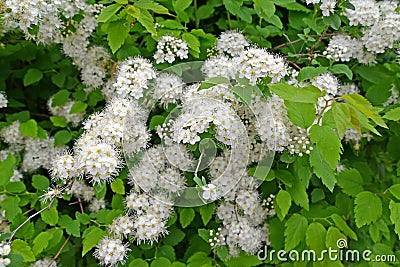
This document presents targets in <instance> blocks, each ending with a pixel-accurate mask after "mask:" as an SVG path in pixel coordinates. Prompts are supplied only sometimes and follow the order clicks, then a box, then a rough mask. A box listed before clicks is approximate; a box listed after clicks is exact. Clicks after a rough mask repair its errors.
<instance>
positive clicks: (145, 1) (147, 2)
mask: <svg viewBox="0 0 400 267" xmlns="http://www.w3.org/2000/svg"><path fill="white" fill-rule="evenodd" d="M135 6H137V7H140V8H144V9H149V10H151V11H153V12H154V13H158V14H168V13H169V12H168V9H167V8H166V7H164V6H162V5H160V4H159V3H156V2H154V1H152V0H139V1H136V2H135Z"/></svg>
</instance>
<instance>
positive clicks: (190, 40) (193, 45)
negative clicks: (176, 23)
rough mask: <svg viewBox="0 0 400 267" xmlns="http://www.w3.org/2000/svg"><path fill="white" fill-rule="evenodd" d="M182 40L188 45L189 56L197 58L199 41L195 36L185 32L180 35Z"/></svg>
mask: <svg viewBox="0 0 400 267" xmlns="http://www.w3.org/2000/svg"><path fill="white" fill-rule="evenodd" d="M182 39H183V40H184V41H185V42H186V43H187V44H188V46H189V50H190V54H191V55H192V56H193V57H195V58H198V57H199V54H200V41H199V39H198V38H197V37H196V36H195V35H193V34H191V33H188V32H185V33H184V34H182Z"/></svg>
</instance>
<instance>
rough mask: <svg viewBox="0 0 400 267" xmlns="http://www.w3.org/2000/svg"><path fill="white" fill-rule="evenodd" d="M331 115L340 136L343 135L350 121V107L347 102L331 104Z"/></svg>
mask: <svg viewBox="0 0 400 267" xmlns="http://www.w3.org/2000/svg"><path fill="white" fill-rule="evenodd" d="M332 116H333V120H334V122H335V126H336V129H337V131H338V135H339V137H340V138H342V137H343V135H344V133H345V132H346V129H347V128H349V125H350V123H351V114H350V108H349V106H348V105H347V104H344V103H336V102H334V103H333V104H332Z"/></svg>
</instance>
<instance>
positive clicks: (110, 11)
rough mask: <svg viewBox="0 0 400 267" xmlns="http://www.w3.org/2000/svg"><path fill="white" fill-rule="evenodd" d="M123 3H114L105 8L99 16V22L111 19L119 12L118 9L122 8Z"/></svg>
mask: <svg viewBox="0 0 400 267" xmlns="http://www.w3.org/2000/svg"><path fill="white" fill-rule="evenodd" d="M121 7H122V6H121V5H119V4H112V5H109V6H108V7H106V8H104V9H103V10H102V11H101V13H100V15H99V16H98V17H97V22H107V21H109V20H110V19H111V18H112V16H114V15H115V14H117V12H118V10H120V9H121Z"/></svg>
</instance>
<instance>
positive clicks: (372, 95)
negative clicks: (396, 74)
mask: <svg viewBox="0 0 400 267" xmlns="http://www.w3.org/2000/svg"><path fill="white" fill-rule="evenodd" d="M392 86H393V82H392V81H390V80H382V81H381V82H379V83H377V84H374V85H371V86H369V87H368V88H367V93H366V94H365V97H366V98H367V99H368V100H369V101H371V103H372V104H373V105H381V104H383V103H385V102H386V101H388V99H389V97H391V96H392Z"/></svg>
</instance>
